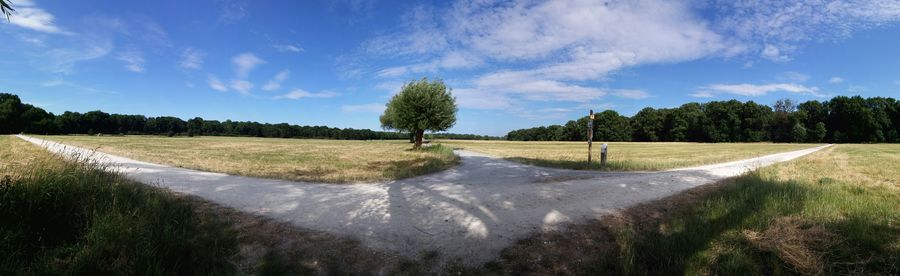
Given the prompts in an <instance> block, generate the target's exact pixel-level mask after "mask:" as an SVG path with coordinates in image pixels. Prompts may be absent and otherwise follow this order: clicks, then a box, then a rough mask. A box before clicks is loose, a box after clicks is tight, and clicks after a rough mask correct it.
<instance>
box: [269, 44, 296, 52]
mask: <svg viewBox="0 0 900 276" xmlns="http://www.w3.org/2000/svg"><path fill="white" fill-rule="evenodd" d="M272 48H275V50H278V51H279V52H284V53H299V52H303V48H300V47H299V46H296V45H293V44H276V45H272Z"/></svg>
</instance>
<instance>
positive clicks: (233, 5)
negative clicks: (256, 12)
mask: <svg viewBox="0 0 900 276" xmlns="http://www.w3.org/2000/svg"><path fill="white" fill-rule="evenodd" d="M219 3H220V4H221V9H220V10H219V21H221V22H222V23H226V24H231V23H235V22H238V21H240V20H241V19H243V18H244V17H245V16H247V5H248V4H249V3H248V2H247V1H246V0H220V1H219Z"/></svg>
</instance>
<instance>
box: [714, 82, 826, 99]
mask: <svg viewBox="0 0 900 276" xmlns="http://www.w3.org/2000/svg"><path fill="white" fill-rule="evenodd" d="M704 92H705V93H712V92H722V93H728V94H734V95H741V96H751V97H755V96H763V95H766V94H768V93H771V92H790V93H797V94H808V95H812V96H816V97H827V95H825V94H822V93H821V92H820V91H819V88H817V87H809V86H804V85H801V84H796V83H771V84H747V83H742V84H711V85H707V86H705V87H702V88H701V89H700V92H698V93H704Z"/></svg>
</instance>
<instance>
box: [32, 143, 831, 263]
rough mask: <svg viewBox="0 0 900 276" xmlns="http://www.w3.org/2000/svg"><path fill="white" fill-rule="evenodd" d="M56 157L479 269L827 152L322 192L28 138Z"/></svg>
mask: <svg viewBox="0 0 900 276" xmlns="http://www.w3.org/2000/svg"><path fill="white" fill-rule="evenodd" d="M18 137H19V138H22V139H24V140H27V141H29V142H32V143H34V144H38V145H41V146H43V147H45V148H47V149H48V150H49V151H51V152H53V153H56V154H61V155H73V154H77V155H80V156H82V157H84V156H88V157H89V158H90V159H92V160H97V161H100V162H106V163H109V164H110V169H111V170H115V171H118V172H121V173H123V174H124V175H125V176H126V177H128V178H129V179H132V180H135V181H138V182H141V183H145V184H148V185H153V186H158V187H162V188H167V189H170V190H172V191H175V192H179V193H185V194H191V195H196V196H200V197H202V198H205V199H207V200H210V201H213V202H216V203H218V204H222V205H225V206H230V207H233V208H236V209H238V210H241V211H244V212H249V213H254V214H261V215H265V216H269V217H272V218H275V219H279V220H282V221H286V222H290V223H292V224H293V225H296V226H299V227H303V228H307V229H313V230H319V231H326V232H330V233H334V234H337V235H339V236H350V237H353V238H355V239H358V240H360V241H361V242H363V243H364V244H365V245H368V246H371V247H374V248H379V249H382V250H389V251H393V252H396V253H399V254H401V255H404V256H407V257H411V258H415V257H418V255H419V254H420V253H423V252H427V251H436V252H438V253H440V254H441V256H442V257H443V258H445V260H447V259H453V258H460V259H461V260H462V261H463V262H464V263H465V264H470V265H471V264H479V263H483V262H486V261H490V260H492V259H494V258H496V257H497V256H498V254H499V252H500V250H502V249H503V248H506V247H508V246H510V245H512V244H513V243H514V242H516V241H517V240H519V239H522V238H525V237H527V236H529V235H530V234H533V233H535V232H537V231H547V230H553V229H557V228H558V227H560V226H562V225H564V224H566V223H578V222H583V221H586V220H588V219H594V218H598V217H600V216H602V215H605V214H609V213H612V212H615V211H617V210H622V209H624V208H627V207H630V206H632V205H634V204H637V203H641V202H646V201H650V200H654V199H658V198H662V197H665V196H669V195H673V194H675V193H678V192H680V191H683V190H685V189H689V188H692V187H696V186H699V185H703V184H708V183H712V182H715V181H717V180H721V179H724V178H727V177H732V176H737V175H740V174H743V173H745V172H747V171H749V170H753V169H756V168H759V167H763V166H767V165H771V164H773V163H776V162H783V161H788V160H791V159H794V158H797V157H801V156H803V155H806V154H810V153H812V152H815V151H818V150H820V149H822V148H825V147H827V146H829V145H825V146H820V147H815V148H809V149H804V150H798V151H791V152H785V153H778V154H772V155H766V156H762V157H758V158H752V159H747V160H741V161H734V162H728V163H722V164H715V165H707V166H699V167H693V168H683V169H676V170H668V171H660V172H622V173H597V172H595V171H573V170H562V169H552V168H542V167H535V166H529V165H524V164H519V163H514V162H510V161H505V160H501V159H496V158H493V157H490V156H486V155H483V154H479V153H475V152H470V151H457V154H458V155H459V156H460V157H461V158H462V162H461V164H460V165H459V166H457V167H455V168H451V169H448V170H446V171H443V172H439V173H435V174H431V175H425V176H419V177H414V178H409V179H403V180H398V181H392V182H387V183H371V184H344V185H338V184H321V183H304V182H292V181H285V180H273V179H262V178H254V177H243V176H233V175H227V174H221V173H211V172H203V171H196V170H189V169H183V168H176V167H171V166H164V165H158V164H152V163H147V162H141V161H136V160H132V159H128V158H124V157H119V156H115V155H111V154H105V153H101V152H94V151H91V150H87V149H82V148H78V147H73V146H67V145H63V144H60V143H56V142H51V141H45V140H42V139H37V138H33V137H29V136H24V135H18Z"/></svg>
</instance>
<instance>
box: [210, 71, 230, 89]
mask: <svg viewBox="0 0 900 276" xmlns="http://www.w3.org/2000/svg"><path fill="white" fill-rule="evenodd" d="M206 83H207V84H209V88H212V89H214V90H218V91H222V92H225V91H228V87H227V86H225V84H224V83H222V81H221V80H219V78H218V77H216V76H214V75H212V74H210V75H208V76H206Z"/></svg>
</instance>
